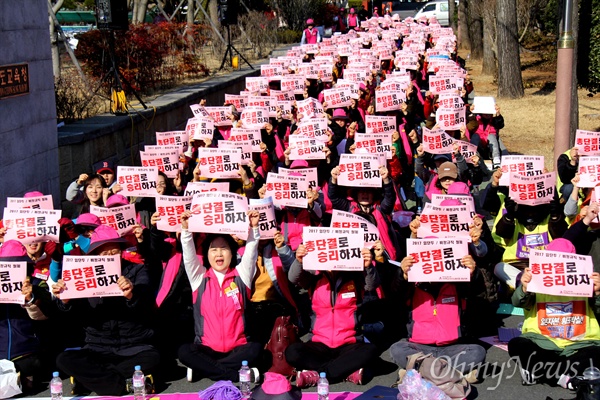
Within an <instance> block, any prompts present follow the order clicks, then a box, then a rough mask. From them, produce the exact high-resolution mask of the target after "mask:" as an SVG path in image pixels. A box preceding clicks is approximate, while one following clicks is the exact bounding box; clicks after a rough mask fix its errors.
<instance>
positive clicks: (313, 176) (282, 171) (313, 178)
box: [277, 167, 318, 188]
mask: <svg viewBox="0 0 600 400" xmlns="http://www.w3.org/2000/svg"><path fill="white" fill-rule="evenodd" d="M277 173H278V174H279V175H284V176H305V177H306V180H307V182H308V187H310V188H317V186H318V185H317V182H318V176H317V169H316V168H294V169H287V168H281V167H279V169H278V170H277Z"/></svg>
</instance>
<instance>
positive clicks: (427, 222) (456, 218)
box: [417, 204, 473, 241]
mask: <svg viewBox="0 0 600 400" xmlns="http://www.w3.org/2000/svg"><path fill="white" fill-rule="evenodd" d="M472 223H473V216H472V214H471V212H470V210H469V208H468V207H467V206H434V205H429V204H428V205H427V207H425V209H423V213H422V214H421V225H420V226H419V228H418V229H417V237H419V238H427V237H431V236H434V237H438V238H442V237H464V238H466V240H468V241H470V236H469V226H470V225H471V224H472Z"/></svg>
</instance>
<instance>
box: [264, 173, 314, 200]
mask: <svg viewBox="0 0 600 400" xmlns="http://www.w3.org/2000/svg"><path fill="white" fill-rule="evenodd" d="M307 189H308V180H307V179H306V177H305V176H293V175H288V176H286V175H280V174H274V173H273V172H269V173H268V174H267V191H266V192H265V197H271V198H272V199H273V204H274V205H275V206H277V207H298V208H308V200H307V198H306V190H307Z"/></svg>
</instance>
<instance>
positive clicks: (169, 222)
mask: <svg viewBox="0 0 600 400" xmlns="http://www.w3.org/2000/svg"><path fill="white" fill-rule="evenodd" d="M191 206H192V196H187V197H181V196H156V211H158V213H159V214H160V220H159V221H158V223H157V224H156V227H157V228H158V229H159V230H161V231H164V232H179V231H181V214H183V212H184V211H186V210H190V209H191Z"/></svg>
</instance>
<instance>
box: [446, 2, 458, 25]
mask: <svg viewBox="0 0 600 400" xmlns="http://www.w3.org/2000/svg"><path fill="white" fill-rule="evenodd" d="M455 15H456V3H455V2H454V0H448V23H449V24H450V27H451V28H452V30H453V31H454V33H456V32H457V31H458V28H457V26H456V19H455Z"/></svg>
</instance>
